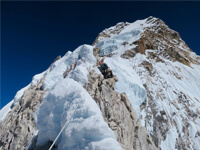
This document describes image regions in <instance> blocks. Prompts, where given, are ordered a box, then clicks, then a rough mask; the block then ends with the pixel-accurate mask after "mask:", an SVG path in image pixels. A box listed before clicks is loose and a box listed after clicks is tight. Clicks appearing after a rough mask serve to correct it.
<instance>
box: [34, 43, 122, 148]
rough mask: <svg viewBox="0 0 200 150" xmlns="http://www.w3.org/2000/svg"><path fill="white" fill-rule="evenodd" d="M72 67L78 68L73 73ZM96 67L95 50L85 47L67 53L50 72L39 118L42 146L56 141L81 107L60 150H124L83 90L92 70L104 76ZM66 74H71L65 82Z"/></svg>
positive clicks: (69, 126)
mask: <svg viewBox="0 0 200 150" xmlns="http://www.w3.org/2000/svg"><path fill="white" fill-rule="evenodd" d="M72 64H76V65H75V68H74V69H71V65H72ZM95 65H96V59H95V57H94V56H93V47H92V46H89V45H82V46H79V47H78V48H77V49H76V50H75V51H73V52H67V53H66V54H65V55H64V56H63V57H62V58H61V59H59V60H58V61H56V62H55V63H54V64H52V65H51V66H50V68H49V69H48V70H47V71H46V74H45V80H44V83H43V88H44V89H45V90H47V92H46V94H45V96H44V98H43V103H42V105H41V107H40V108H39V110H38V112H37V114H36V120H37V122H36V130H37V131H38V139H37V141H38V142H37V145H38V146H42V145H45V144H46V143H47V142H48V141H53V140H54V139H55V138H56V136H57V135H58V133H59V132H60V130H61V128H62V127H63V125H64V124H65V122H66V121H68V120H69V118H70V117H71V115H72V112H73V111H74V110H75V108H76V107H77V106H78V105H79V103H80V105H79V106H78V109H77V110H76V112H75V114H74V115H73V116H72V119H71V121H70V123H69V124H68V125H67V127H66V128H65V129H64V131H63V133H62V134H61V136H60V138H59V139H58V141H57V142H56V145H57V146H58V149H97V150H98V149H106V147H108V144H109V148H110V149H113V150H114V149H116V150H118V149H119V150H120V149H121V146H120V144H119V143H118V142H117V141H116V139H115V134H114V132H113V131H112V130H111V129H110V128H109V126H108V125H107V123H106V122H105V121H104V119H103V116H102V114H101V111H100V109H99V107H98V106H97V104H96V102H95V101H94V100H93V99H92V98H91V96H90V95H89V94H88V92H87V91H86V90H85V89H84V88H83V85H85V83H87V80H88V79H87V76H88V73H89V70H95V72H98V73H100V72H99V70H97V68H96V67H93V66H95ZM70 69H71V70H70ZM66 70H69V73H68V75H67V76H66V78H63V73H64V72H65V71H66Z"/></svg>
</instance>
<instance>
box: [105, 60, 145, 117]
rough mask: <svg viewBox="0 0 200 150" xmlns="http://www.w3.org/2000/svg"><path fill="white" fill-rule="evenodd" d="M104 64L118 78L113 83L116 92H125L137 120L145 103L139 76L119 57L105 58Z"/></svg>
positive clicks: (128, 63) (143, 90) (127, 62)
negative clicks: (141, 106)
mask: <svg viewBox="0 0 200 150" xmlns="http://www.w3.org/2000/svg"><path fill="white" fill-rule="evenodd" d="M104 62H105V63H106V64H107V65H108V66H109V67H110V69H111V70H112V71H113V74H114V75H116V76H117V77H118V82H116V83H115V90H116V91H117V92H120V93H123V92H125V93H126V95H127V96H128V98H129V100H130V102H131V104H132V106H133V108H134V110H135V111H136V114H137V117H138V119H139V118H140V105H141V104H142V103H143V102H144V101H146V91H145V89H144V87H143V85H142V83H141V80H140V78H139V76H138V75H137V74H136V72H135V71H134V70H133V69H132V67H131V66H130V62H129V61H126V60H124V59H122V58H120V57H112V58H106V59H105V60H104Z"/></svg>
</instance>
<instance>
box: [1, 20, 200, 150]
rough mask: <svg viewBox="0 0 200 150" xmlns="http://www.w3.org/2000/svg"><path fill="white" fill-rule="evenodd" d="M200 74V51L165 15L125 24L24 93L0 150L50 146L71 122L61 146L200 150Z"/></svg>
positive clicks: (56, 65) (5, 121) (8, 117)
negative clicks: (107, 73)
mask: <svg viewBox="0 0 200 150" xmlns="http://www.w3.org/2000/svg"><path fill="white" fill-rule="evenodd" d="M100 61H104V62H105V63H106V64H107V65H108V66H109V68H110V69H111V70H112V72H113V74H114V76H113V77H112V78H108V79H104V78H103V75H102V74H101V72H100V71H99V70H98V68H97V66H98V63H99V62H100ZM199 77H200V57H199V56H198V55H196V54H195V53H194V52H193V51H192V50H191V49H190V48H189V47H188V46H187V45H186V43H185V42H184V41H183V40H182V39H181V37H180V35H179V33H177V32H176V31H174V30H172V29H170V28H169V27H168V26H167V25H166V24H165V23H164V22H163V21H162V20H160V19H158V18H155V17H148V18H147V19H144V20H138V21H136V22H134V23H128V22H120V23H118V24H116V25H115V26H113V27H110V28H108V29H105V30H103V31H102V32H101V33H99V35H98V36H97V38H96V40H95V41H94V43H93V44H92V45H82V46H79V47H78V48H77V49H75V50H74V51H73V52H70V51H68V52H67V53H66V54H65V55H64V56H63V57H60V56H59V57H57V58H56V59H55V61H54V62H53V63H52V64H51V65H50V67H49V68H48V69H47V70H46V71H44V72H43V73H41V74H38V75H35V76H34V77H33V80H32V82H31V83H30V84H29V85H28V86H26V87H25V88H23V89H21V90H20V91H18V92H17V94H16V96H15V97H14V99H13V100H12V101H11V102H10V103H9V104H7V105H6V106H5V107H4V108H3V109H2V110H1V111H0V116H1V117H0V129H1V130H0V149H1V150H8V149H9V150H18V149H19V150H22V149H28V150H45V149H49V147H50V146H51V144H52V143H53V141H54V140H55V138H56V137H57V135H58V134H59V132H60V131H61V130H62V127H64V128H63V132H62V133H61V135H60V136H59V138H58V140H57V141H56V143H55V145H54V146H53V149H54V150H64V149H65V150H66V149H70V150H71V149H75V150H78V149H84V150H121V149H124V150H157V149H161V150H175V149H178V150H183V149H190V150H200V78H199ZM66 124H67V126H66V127H65V125H66Z"/></svg>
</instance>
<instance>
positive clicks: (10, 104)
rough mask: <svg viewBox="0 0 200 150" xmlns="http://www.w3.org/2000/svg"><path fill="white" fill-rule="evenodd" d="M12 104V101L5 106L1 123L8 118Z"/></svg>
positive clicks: (1, 112) (0, 111) (2, 110)
mask: <svg viewBox="0 0 200 150" xmlns="http://www.w3.org/2000/svg"><path fill="white" fill-rule="evenodd" d="M12 104H13V100H12V101H10V102H9V103H8V104H7V105H6V106H4V107H3V108H2V109H1V110H0V121H3V120H4V119H5V117H6V116H7V114H8V113H9V112H10V110H11V106H12Z"/></svg>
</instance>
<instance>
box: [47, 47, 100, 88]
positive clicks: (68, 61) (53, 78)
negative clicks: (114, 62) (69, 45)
mask: <svg viewBox="0 0 200 150" xmlns="http://www.w3.org/2000/svg"><path fill="white" fill-rule="evenodd" d="M75 63H77V64H76V68H75V71H73V72H69V76H70V78H73V79H75V80H76V81H80V82H81V83H82V84H85V83H86V82H87V72H88V71H87V72H86V69H85V68H91V67H92V65H94V64H96V59H95V58H94V56H93V47H92V46H90V45H82V46H79V47H78V48H77V49H76V50H74V52H73V53H72V52H68V53H66V54H65V56H63V57H62V58H61V59H59V60H58V61H56V62H55V63H54V64H53V65H52V66H51V67H50V69H49V70H48V73H47V75H46V76H45V80H44V83H43V88H44V89H45V90H48V89H50V88H51V87H52V86H54V85H55V84H56V83H57V82H58V81H59V80H61V79H63V73H64V72H65V71H66V70H69V69H70V67H71V65H72V64H75Z"/></svg>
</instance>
